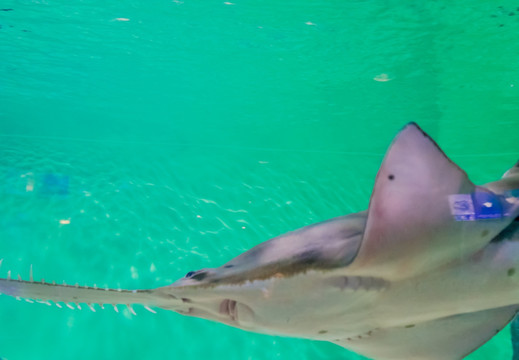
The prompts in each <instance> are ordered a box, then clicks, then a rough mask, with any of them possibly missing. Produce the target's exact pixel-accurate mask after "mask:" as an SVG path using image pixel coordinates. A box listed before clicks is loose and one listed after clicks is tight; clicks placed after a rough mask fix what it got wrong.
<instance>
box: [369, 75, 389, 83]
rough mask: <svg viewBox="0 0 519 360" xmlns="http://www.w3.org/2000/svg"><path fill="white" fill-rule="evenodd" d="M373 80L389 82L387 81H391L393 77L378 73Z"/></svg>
mask: <svg viewBox="0 0 519 360" xmlns="http://www.w3.org/2000/svg"><path fill="white" fill-rule="evenodd" d="M373 80H375V81H378V82H387V81H391V80H393V79H392V78H390V77H389V75H388V74H378V75H377V76H375V77H374V78H373Z"/></svg>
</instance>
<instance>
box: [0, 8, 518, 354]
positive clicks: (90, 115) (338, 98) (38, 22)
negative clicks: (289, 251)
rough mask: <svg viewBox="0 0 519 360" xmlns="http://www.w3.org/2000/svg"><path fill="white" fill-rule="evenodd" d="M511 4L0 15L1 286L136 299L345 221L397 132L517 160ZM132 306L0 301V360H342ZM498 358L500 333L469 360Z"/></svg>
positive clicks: (305, 345) (484, 156)
mask: <svg viewBox="0 0 519 360" xmlns="http://www.w3.org/2000/svg"><path fill="white" fill-rule="evenodd" d="M517 6H518V4H517V3H514V2H512V1H501V2H498V3H497V2H495V1H479V2H477V3H474V2H473V1H471V2H469V1H459V2H457V3H456V4H451V2H447V1H435V2H427V3H425V4H419V3H416V2H411V1H329V2H322V1H308V2H296V1H285V2H274V1H268V0H267V1H242V0H230V1H229V2H223V1H196V2H195V1H188V0H185V1H180V0H178V1H124V0H122V1H118V2H110V3H107V2H101V1H95V0H92V1H77V2H68V1H51V0H49V1H43V0H42V1H27V0H25V1H9V0H6V1H4V2H3V3H2V5H1V11H0V26H1V27H0V55H1V57H2V61H1V62H0V71H1V74H2V75H1V78H0V180H1V182H0V195H1V196H0V224H1V226H0V258H4V259H5V260H4V267H3V268H2V272H3V271H4V270H6V269H8V268H9V269H11V270H13V272H14V273H18V272H20V273H21V274H22V276H24V277H28V272H29V267H30V265H31V264H33V266H34V269H35V276H36V277H44V278H45V279H47V280H56V281H62V280H65V281H66V282H67V283H76V282H80V284H94V283H95V284H98V285H104V284H107V285H109V286H112V287H117V286H121V287H125V288H150V287H157V286H163V285H166V284H168V283H171V282H173V281H174V280H176V279H177V278H179V277H181V276H183V275H184V274H185V273H186V272H187V271H189V270H193V269H198V268H203V267H211V266H217V265H220V264H221V263H223V262H225V261H227V260H228V259H230V258H232V257H234V256H236V255H238V254H239V253H241V252H242V251H244V250H246V249H248V248H250V247H252V246H253V245H255V244H257V243H259V242H261V241H264V240H267V239H269V238H271V237H273V236H276V235H278V234H280V233H283V232H286V231H289V230H293V229H295V228H299V227H301V226H304V225H307V224H310V223H314V222H317V221H321V220H325V219H328V218H332V217H335V216H339V215H342V214H346V213H350V212H354V211H360V210H363V209H365V208H366V207H367V205H368V201H369V195H370V192H371V188H372V186H373V181H374V177H375V174H376V171H377V169H378V166H379V165H380V162H381V160H382V157H383V154H384V152H385V150H386V148H387V146H388V144H389V142H390V141H391V139H392V137H393V136H394V135H395V133H396V132H397V131H398V130H399V129H400V128H401V127H402V125H403V124H405V123H406V122H408V121H417V122H418V123H419V124H420V125H421V126H422V127H423V128H424V129H425V130H426V131H427V132H429V133H430V134H431V136H433V138H435V139H436V140H437V142H438V143H439V144H440V145H441V146H442V147H443V149H444V150H445V151H446V153H447V154H448V155H449V156H451V158H452V159H453V160H454V161H456V162H457V163H458V164H459V165H460V166H461V167H462V168H464V169H465V170H466V171H467V172H468V173H469V175H470V176H471V178H472V179H473V180H474V181H475V182H477V183H483V182H487V181H491V180H494V179H495V178H497V177H498V176H500V175H501V174H502V173H503V172H504V171H505V170H506V169H507V168H508V167H510V166H511V165H512V164H513V163H514V162H515V161H517V159H518V158H519V146H518V141H517V135H518V134H519V70H518V67H517V56H518V54H519V41H518V38H517V34H518V33H519V8H517ZM28 189H29V190H30V191H27V190H28ZM137 310H138V312H139V315H138V316H137V317H133V316H131V315H130V314H129V313H127V312H126V311H125V312H123V313H122V314H116V313H114V312H113V311H112V310H105V311H103V312H98V313H96V314H93V313H91V312H90V311H85V310H83V311H77V310H75V311H72V310H68V309H58V308H56V307H52V308H51V307H46V306H45V305H41V304H28V303H25V302H17V301H14V300H13V299H11V298H7V297H5V296H2V297H0V319H1V323H0V324H1V325H0V357H2V358H6V359H8V360H15V359H24V360H25V359H43V360H46V359H49V360H50V359H53V360H56V359H71V358H75V359H114V358H117V359H165V358H172V359H186V360H187V359H200V358H205V359H219V358H226V359H361V357H360V356H357V355H355V354H352V353H349V352H347V351H346V350H344V349H342V348H340V347H337V346H335V345H332V344H328V343H319V342H312V341H306V340H300V339H289V338H280V337H270V336H264V335H257V334H251V333H247V332H243V331H240V330H236V329H233V328H229V327H226V326H224V325H220V324H215V323H211V322H208V321H204V320H199V319H193V318H187V317H183V316H180V315H178V314H175V313H171V312H167V311H160V312H159V313H158V314H157V315H153V314H151V313H147V312H145V311H144V310H142V309H141V308H140V309H137ZM139 310H140V311H139ZM510 354H511V348H510V345H509V336H508V332H507V330H505V331H503V332H502V333H500V334H499V335H498V336H496V337H495V338H494V339H493V340H492V341H490V342H489V343H487V344H486V345H485V346H483V347H482V348H481V349H480V350H478V351H477V352H475V353H474V354H473V355H471V356H470V359H473V360H475V359H489V358H492V359H509V358H510Z"/></svg>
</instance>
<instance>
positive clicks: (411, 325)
mask: <svg viewBox="0 0 519 360" xmlns="http://www.w3.org/2000/svg"><path fill="white" fill-rule="evenodd" d="M412 327H415V325H414V324H410V325H406V326H405V328H406V329H410V328H412Z"/></svg>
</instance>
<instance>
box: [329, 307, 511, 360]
mask: <svg viewBox="0 0 519 360" xmlns="http://www.w3.org/2000/svg"><path fill="white" fill-rule="evenodd" d="M518 308H519V307H518V306H517V305H513V306H507V307H503V308H498V309H492V310H484V311H479V312H475V313H468V314H462V315H455V316H450V317H446V318H442V319H438V320H433V321H428V322H426V323H421V324H407V325H404V326H400V327H393V328H388V329H383V330H379V331H376V330H375V331H373V332H372V334H371V335H369V336H365V337H361V338H357V339H355V338H354V339H350V340H347V339H346V340H341V341H338V342H336V344H338V345H340V346H343V347H345V348H348V349H351V350H353V351H356V352H358V353H360V354H363V355H366V356H368V357H372V358H374V359H377V360H402V359H405V360H456V359H462V358H464V357H465V356H467V355H468V354H470V353H471V352H472V351H474V350H476V349H477V348H478V347H480V346H481V345H482V344H484V343H485V342H486V341H488V340H489V339H490V338H491V337H492V336H494V335H495V334H496V333H497V332H498V331H499V330H501V329H502V328H503V327H505V326H506V324H507V323H508V322H509V321H510V320H511V319H512V318H513V317H514V315H515V313H516V312H517V310H518ZM514 359H515V358H514Z"/></svg>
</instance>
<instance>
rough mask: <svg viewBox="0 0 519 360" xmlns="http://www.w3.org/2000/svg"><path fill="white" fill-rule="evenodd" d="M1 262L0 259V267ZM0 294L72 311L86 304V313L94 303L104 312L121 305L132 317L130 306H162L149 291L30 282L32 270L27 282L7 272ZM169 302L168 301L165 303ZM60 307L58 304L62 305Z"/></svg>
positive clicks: (154, 294)
mask: <svg viewBox="0 0 519 360" xmlns="http://www.w3.org/2000/svg"><path fill="white" fill-rule="evenodd" d="M1 264H2V260H0V265H1ZM0 294H5V295H8V296H12V297H15V298H16V299H18V300H21V299H25V300H26V301H28V302H39V303H43V304H47V305H51V301H52V302H54V303H55V304H56V306H58V307H60V308H61V307H63V305H65V306H67V307H69V308H71V309H73V308H74V306H73V304H74V305H75V306H76V307H77V308H78V309H81V305H80V304H81V303H84V304H86V305H87V306H88V307H89V308H90V310H92V311H96V310H95V307H94V305H95V304H97V305H99V306H100V307H101V308H103V309H104V304H110V305H112V306H113V307H114V310H115V311H117V312H119V310H118V308H117V305H118V304H123V305H125V306H127V308H128V310H129V311H130V312H131V313H132V314H135V310H134V309H133V307H132V305H135V304H140V305H142V306H144V308H145V309H146V310H148V311H151V312H153V313H155V311H154V310H152V309H151V308H150V306H160V305H161V304H162V305H164V304H165V301H166V300H167V299H165V298H164V297H163V296H161V295H160V293H158V292H157V291H155V290H153V289H151V290H119V289H109V288H98V287H96V286H94V287H88V286H79V285H67V284H65V283H64V284H63V285H60V284H56V283H54V282H52V283H48V282H45V281H44V280H41V282H36V281H34V279H33V275H32V267H31V274H30V279H29V281H26V280H22V278H21V277H20V275H18V278H17V279H12V278H11V272H10V271H9V272H8V273H7V278H3V279H0ZM169 301H171V300H169ZM61 303H62V304H63V305H62V304H61Z"/></svg>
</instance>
